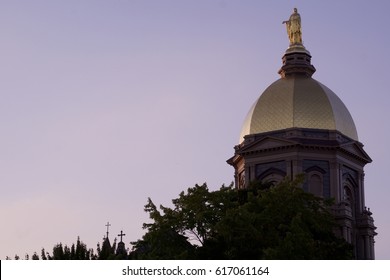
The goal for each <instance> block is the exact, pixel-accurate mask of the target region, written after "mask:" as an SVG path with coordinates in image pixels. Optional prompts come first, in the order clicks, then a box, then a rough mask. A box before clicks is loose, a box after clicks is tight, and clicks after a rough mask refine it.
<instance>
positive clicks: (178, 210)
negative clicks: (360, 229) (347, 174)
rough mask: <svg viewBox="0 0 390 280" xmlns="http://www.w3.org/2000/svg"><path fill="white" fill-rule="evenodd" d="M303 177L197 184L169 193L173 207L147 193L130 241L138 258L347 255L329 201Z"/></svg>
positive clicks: (347, 248)
mask: <svg viewBox="0 0 390 280" xmlns="http://www.w3.org/2000/svg"><path fill="white" fill-rule="evenodd" d="M302 181H303V178H302V177H300V178H297V179H295V180H293V181H291V180H289V179H286V180H284V181H282V182H281V183H280V184H278V185H277V186H274V187H270V185H269V184H268V185H267V184H262V183H261V182H257V183H253V184H252V185H251V186H250V188H249V189H248V190H247V191H241V192H238V191H237V190H236V189H234V188H233V186H229V187H225V186H222V187H221V188H220V189H219V190H217V191H211V192H210V191H209V190H208V187H207V185H206V184H203V185H201V186H199V185H195V187H193V188H189V189H187V192H186V193H185V192H182V193H180V194H179V197H178V198H177V199H173V200H172V202H173V207H172V208H168V207H164V206H160V208H159V209H157V207H156V205H155V204H154V203H153V202H152V200H151V199H150V198H149V200H148V203H147V204H146V205H145V211H146V212H148V213H149V216H150V218H151V220H152V222H151V223H145V224H144V228H145V229H147V232H146V234H145V235H144V236H143V238H142V239H141V240H138V241H137V242H133V243H132V244H133V246H134V247H133V251H132V252H131V254H130V255H131V256H132V257H133V258H139V259H180V258H182V259H188V258H198V259H348V258H351V257H352V247H351V245H349V244H348V243H347V242H345V241H344V240H343V239H339V238H337V237H336V236H335V235H334V233H333V228H334V226H335V222H334V219H333V216H332V214H331V213H330V212H329V207H330V205H331V201H329V200H324V199H322V198H319V197H315V196H314V195H312V194H309V193H306V192H304V191H303V189H302V188H301V187H300V186H301V183H302Z"/></svg>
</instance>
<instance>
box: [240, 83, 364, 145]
mask: <svg viewBox="0 0 390 280" xmlns="http://www.w3.org/2000/svg"><path fill="white" fill-rule="evenodd" d="M286 128H315V129H329V130H337V131H339V132H341V133H342V134H344V135H345V136H348V137H350V138H352V139H354V140H358V135H357V131H356V127H355V123H354V121H353V119H352V117H351V114H350V113H349V111H348V109H347V107H346V106H345V105H344V103H343V102H342V101H341V100H340V98H339V97H338V96H337V95H336V94H335V93H334V92H333V91H331V90H330V89H329V88H328V87H326V86H325V85H323V84H321V83H320V82H318V81H316V80H315V79H313V78H311V77H299V76H295V77H290V78H281V79H279V80H277V81H276V82H274V83H273V84H271V85H270V86H269V87H268V88H267V89H266V90H265V91H264V92H263V94H262V95H261V96H260V97H259V98H258V99H257V101H256V102H255V103H254V104H253V106H252V107H251V109H250V110H249V113H248V115H247V117H246V119H245V121H244V124H243V127H242V130H241V135H240V143H241V142H242V141H243V139H244V136H245V135H248V134H256V133H263V132H270V131H275V130H280V129H286Z"/></svg>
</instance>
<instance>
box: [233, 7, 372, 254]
mask: <svg viewBox="0 0 390 280" xmlns="http://www.w3.org/2000/svg"><path fill="white" fill-rule="evenodd" d="M284 23H286V26H287V32H288V35H289V39H290V46H289V48H288V49H287V50H286V52H285V54H284V56H283V58H282V59H283V65H282V67H281V69H280V70H279V74H280V75H281V78H280V79H279V80H277V81H275V82H274V83H272V84H271V85H270V86H269V87H268V88H267V89H266V90H265V91H264V92H263V93H262V94H261V96H260V97H259V98H258V100H257V101H256V102H255V103H254V104H253V106H252V107H251V108H250V110H249V113H248V115H247V117H246V119H245V121H244V124H243V127H242V130H241V135H240V143H239V145H237V146H236V147H235V153H234V156H233V157H232V158H230V159H229V160H228V163H229V164H230V165H232V166H233V167H234V169H235V182H236V186H237V187H238V188H247V187H248V184H249V182H250V181H253V180H260V181H268V182H275V183H277V182H279V181H280V180H282V179H283V178H284V177H286V176H288V177H290V178H294V176H295V175H297V174H300V173H304V174H305V182H304V184H303V188H304V189H305V190H306V191H308V192H311V193H313V194H315V195H317V196H320V197H324V198H334V200H335V206H334V209H333V211H334V215H335V218H336V220H337V224H338V227H337V228H336V229H335V231H336V233H337V234H338V235H339V236H342V237H344V239H345V240H347V241H348V242H350V243H351V244H353V245H354V248H355V252H354V253H355V257H356V258H357V259H374V258H375V253H374V236H375V235H376V232H375V229H376V227H375V226H374V221H373V218H372V213H371V212H370V209H369V208H367V207H366V205H365V193H364V189H365V188H364V166H365V165H366V164H367V163H370V162H371V158H370V157H369V156H368V154H367V153H366V152H365V151H364V149H363V144H362V143H360V142H359V140H358V134H357V130H356V127H355V124H354V121H353V119H352V117H351V114H350V113H349V111H348V109H347V108H346V106H345V105H344V104H343V102H342V101H341V100H340V98H339V97H338V96H337V95H336V94H335V93H334V92H333V91H331V90H330V89H329V88H328V87H326V86H325V85H323V84H321V83H320V82H318V81H316V80H315V79H313V78H312V75H313V73H314V72H315V68H314V66H313V65H312V64H311V55H310V53H309V51H308V50H307V49H306V48H305V47H304V46H303V44H302V35H301V27H300V16H299V14H298V12H297V10H296V9H294V13H293V14H292V15H291V17H290V19H289V20H288V21H285V22H284Z"/></svg>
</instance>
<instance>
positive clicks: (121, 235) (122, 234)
mask: <svg viewBox="0 0 390 280" xmlns="http://www.w3.org/2000/svg"><path fill="white" fill-rule="evenodd" d="M125 235H126V234H124V233H123V230H121V234H118V236H120V237H121V242H122V237H123V236H125Z"/></svg>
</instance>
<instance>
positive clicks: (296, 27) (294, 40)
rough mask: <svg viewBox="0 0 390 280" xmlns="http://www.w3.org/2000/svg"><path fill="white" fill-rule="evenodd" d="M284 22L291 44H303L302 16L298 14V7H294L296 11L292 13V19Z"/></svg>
mask: <svg viewBox="0 0 390 280" xmlns="http://www.w3.org/2000/svg"><path fill="white" fill-rule="evenodd" d="M282 23H283V24H286V28H287V35H288V39H289V40H290V46H292V45H302V29H301V16H300V15H299V14H298V9H297V8H294V12H293V13H292V14H291V16H290V19H289V20H285V21H283V22H282Z"/></svg>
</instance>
